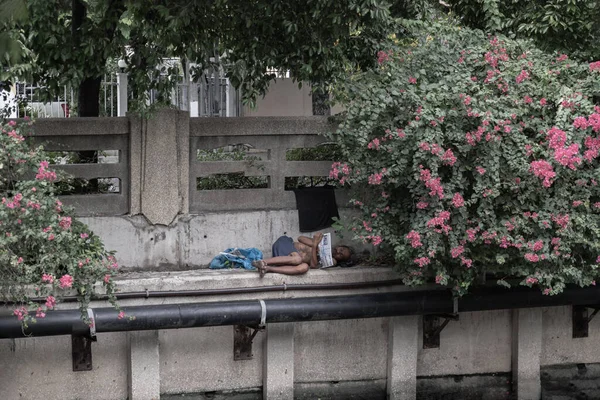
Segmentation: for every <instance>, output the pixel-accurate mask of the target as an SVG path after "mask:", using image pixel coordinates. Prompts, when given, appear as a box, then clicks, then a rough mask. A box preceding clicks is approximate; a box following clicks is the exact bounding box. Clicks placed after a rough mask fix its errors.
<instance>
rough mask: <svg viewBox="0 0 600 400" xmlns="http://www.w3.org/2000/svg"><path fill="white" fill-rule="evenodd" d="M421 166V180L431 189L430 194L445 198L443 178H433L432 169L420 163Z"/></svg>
mask: <svg viewBox="0 0 600 400" xmlns="http://www.w3.org/2000/svg"><path fill="white" fill-rule="evenodd" d="M419 168H420V169H421V172H420V175H421V176H420V180H421V181H422V182H425V187H426V188H427V189H429V195H430V196H432V197H434V196H437V197H438V198H440V199H443V198H444V187H443V186H442V183H441V180H442V179H441V178H439V177H438V178H432V177H431V171H430V170H428V169H425V168H423V166H422V165H419Z"/></svg>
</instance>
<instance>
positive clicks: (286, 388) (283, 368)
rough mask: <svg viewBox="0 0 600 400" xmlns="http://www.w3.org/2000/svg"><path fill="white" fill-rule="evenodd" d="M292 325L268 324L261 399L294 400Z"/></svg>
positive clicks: (291, 323)
mask: <svg viewBox="0 0 600 400" xmlns="http://www.w3.org/2000/svg"><path fill="white" fill-rule="evenodd" d="M294 325H295V324H294V323H293V322H290V323H282V324H269V325H268V326H267V330H266V343H264V345H263V347H264V353H265V354H264V363H263V365H264V368H263V399H264V400H293V399H294Z"/></svg>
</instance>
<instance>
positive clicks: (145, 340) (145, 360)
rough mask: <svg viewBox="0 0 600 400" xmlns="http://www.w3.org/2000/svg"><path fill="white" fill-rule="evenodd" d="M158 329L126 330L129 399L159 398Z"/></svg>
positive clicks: (154, 399) (156, 399)
mask: <svg viewBox="0 0 600 400" xmlns="http://www.w3.org/2000/svg"><path fill="white" fill-rule="evenodd" d="M158 343H159V342H158V331H142V332H127V347H128V349H129V355H128V360H127V361H128V386H129V387H128V392H129V397H128V398H129V400H159V399H160V356H159V344H158Z"/></svg>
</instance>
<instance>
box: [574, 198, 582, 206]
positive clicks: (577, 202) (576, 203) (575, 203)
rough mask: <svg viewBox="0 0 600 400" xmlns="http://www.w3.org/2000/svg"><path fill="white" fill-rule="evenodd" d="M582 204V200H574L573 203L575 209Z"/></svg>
mask: <svg viewBox="0 0 600 400" xmlns="http://www.w3.org/2000/svg"><path fill="white" fill-rule="evenodd" d="M582 204H583V201H581V200H574V201H573V207H579V206H580V205H582Z"/></svg>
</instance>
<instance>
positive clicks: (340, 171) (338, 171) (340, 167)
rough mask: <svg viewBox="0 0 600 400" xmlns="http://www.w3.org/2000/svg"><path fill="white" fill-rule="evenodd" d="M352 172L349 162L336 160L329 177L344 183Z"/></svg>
mask: <svg viewBox="0 0 600 400" xmlns="http://www.w3.org/2000/svg"><path fill="white" fill-rule="evenodd" d="M350 172H351V170H350V167H349V166H348V164H346V163H341V162H337V161H336V162H334V163H333V164H332V165H331V170H330V171H329V177H330V178H332V179H338V180H339V182H340V183H341V184H342V185H343V184H344V183H345V182H346V179H347V177H348V175H350ZM340 175H342V176H340Z"/></svg>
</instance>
